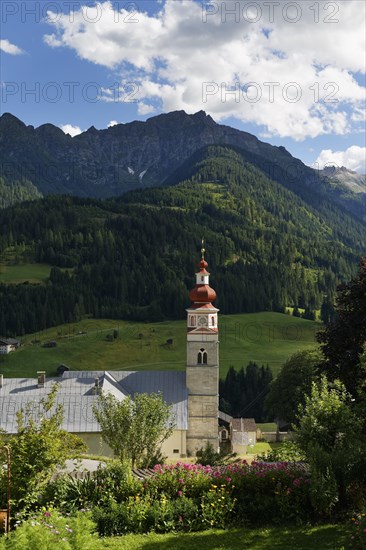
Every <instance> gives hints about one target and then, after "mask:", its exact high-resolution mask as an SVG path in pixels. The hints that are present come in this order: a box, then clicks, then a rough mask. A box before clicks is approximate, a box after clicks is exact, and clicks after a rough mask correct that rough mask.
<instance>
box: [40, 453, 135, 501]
mask: <svg viewBox="0 0 366 550" xmlns="http://www.w3.org/2000/svg"><path fill="white" fill-rule="evenodd" d="M141 486H142V484H141V482H140V481H138V480H137V479H136V478H134V477H133V476H132V473H131V469H130V467H129V465H126V464H123V463H121V462H119V461H115V462H111V463H109V464H108V465H107V466H106V467H105V468H101V467H100V468H99V469H98V470H97V471H96V472H93V473H89V474H87V475H86V476H85V477H84V478H83V479H75V478H73V477H72V476H70V475H64V476H60V477H59V478H57V479H56V480H55V481H53V482H52V483H50V484H49V485H48V487H47V488H46V490H45V492H44V494H43V499H42V502H43V504H44V505H46V504H52V505H53V506H56V507H57V508H59V509H60V510H62V511H64V512H72V511H75V510H79V509H81V508H88V507H90V506H108V505H109V504H110V503H111V502H123V501H125V500H126V499H128V497H129V496H134V495H136V494H137V493H138V492H139V491H140V490H141Z"/></svg>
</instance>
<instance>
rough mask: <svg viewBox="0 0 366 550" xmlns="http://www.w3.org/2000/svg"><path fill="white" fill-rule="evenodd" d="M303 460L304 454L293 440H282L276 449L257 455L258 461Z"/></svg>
mask: <svg viewBox="0 0 366 550" xmlns="http://www.w3.org/2000/svg"><path fill="white" fill-rule="evenodd" d="M303 460H305V454H304V453H303V452H302V451H301V449H300V447H299V446H298V445H297V444H296V443H294V442H293V441H284V442H283V443H282V444H281V446H280V447H278V448H277V449H272V450H271V451H268V452H267V453H262V454H261V455H258V456H257V461H260V462H300V461H303Z"/></svg>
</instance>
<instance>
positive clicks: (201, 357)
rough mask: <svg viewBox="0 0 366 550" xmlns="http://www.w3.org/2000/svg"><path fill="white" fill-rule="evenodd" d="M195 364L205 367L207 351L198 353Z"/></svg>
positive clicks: (202, 350) (201, 350)
mask: <svg viewBox="0 0 366 550" xmlns="http://www.w3.org/2000/svg"><path fill="white" fill-rule="evenodd" d="M197 363H198V364H199V365H207V351H206V350H205V349H203V348H201V349H200V350H199V352H198V357H197Z"/></svg>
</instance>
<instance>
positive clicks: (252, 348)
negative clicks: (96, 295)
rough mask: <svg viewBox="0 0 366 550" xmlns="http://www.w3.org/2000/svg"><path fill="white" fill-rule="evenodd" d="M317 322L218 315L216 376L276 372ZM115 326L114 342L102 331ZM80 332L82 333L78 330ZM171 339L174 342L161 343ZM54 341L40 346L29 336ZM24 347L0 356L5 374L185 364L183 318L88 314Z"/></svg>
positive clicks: (310, 340)
mask: <svg viewBox="0 0 366 550" xmlns="http://www.w3.org/2000/svg"><path fill="white" fill-rule="evenodd" d="M320 326H321V325H319V323H315V322H313V321H306V320H304V319H299V318H296V317H291V316H289V315H282V314H279V313H271V312H268V313H253V314H242V315H227V316H221V318H220V375H221V376H224V375H225V374H226V371H227V369H228V368H229V367H230V365H233V366H235V367H236V368H240V367H241V366H243V365H244V366H245V365H246V364H247V363H248V362H249V361H256V362H257V363H259V364H267V363H268V364H269V365H270V366H271V367H272V369H273V372H274V373H277V372H278V370H279V369H280V367H281V365H282V364H283V362H284V361H285V360H286V358H287V357H288V356H289V355H291V354H292V353H294V352H295V351H297V350H299V349H305V348H306V349H308V348H311V347H314V345H315V340H314V335H315V332H316V331H317V330H318V329H319V328H320ZM114 328H117V329H118V333H119V336H118V338H117V339H116V340H114V341H113V342H108V341H107V340H106V335H107V334H108V333H109V334H110V333H112V331H113V329H114ZM79 331H86V332H87V334H84V335H78V334H77V333H78V332H79ZM169 338H172V339H173V344H172V345H166V341H167V340H168V339H169ZM49 339H54V340H56V341H57V347H56V348H52V349H46V348H42V347H41V345H40V344H32V343H31V342H32V341H34V340H39V341H42V342H45V341H47V340H49ZM22 342H23V346H22V347H21V348H20V349H19V350H17V351H16V352H13V353H11V354H9V355H7V356H2V357H1V358H0V372H2V373H3V374H4V375H5V376H25V377H26V376H27V377H32V376H35V373H36V371H37V370H45V371H46V372H47V374H48V375H54V374H55V371H56V368H57V367H58V365H60V363H65V364H66V365H68V366H69V367H70V368H71V369H72V370H97V369H100V370H107V369H108V370H123V369H126V370H162V369H164V370H165V369H169V370H180V369H184V367H185V360H186V331H185V321H172V322H164V323H154V324H149V323H141V324H138V323H129V322H126V321H113V320H95V319H88V320H85V321H82V322H80V323H74V324H70V325H64V326H62V327H56V328H52V329H48V330H46V331H42V332H41V333H40V334H38V333H37V334H36V335H34V334H33V335H28V336H25V337H24V338H22Z"/></svg>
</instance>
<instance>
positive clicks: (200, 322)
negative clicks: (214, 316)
mask: <svg viewBox="0 0 366 550" xmlns="http://www.w3.org/2000/svg"><path fill="white" fill-rule="evenodd" d="M207 324H208V322H207V317H198V325H199V326H200V327H207Z"/></svg>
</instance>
